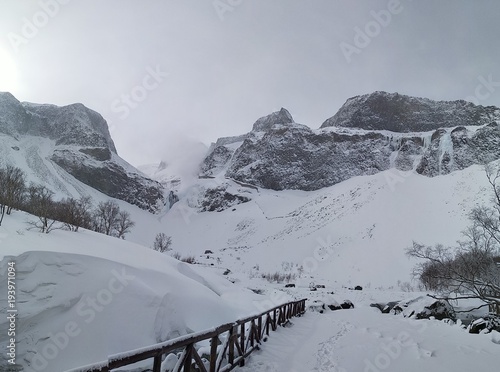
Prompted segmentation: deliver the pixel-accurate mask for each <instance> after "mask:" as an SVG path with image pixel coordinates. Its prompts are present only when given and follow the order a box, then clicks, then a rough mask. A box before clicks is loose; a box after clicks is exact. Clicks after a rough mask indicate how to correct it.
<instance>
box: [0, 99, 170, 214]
mask: <svg viewBox="0 0 500 372" xmlns="http://www.w3.org/2000/svg"><path fill="white" fill-rule="evenodd" d="M0 155H1V156H0V166H5V165H6V164H11V165H14V166H16V167H19V168H21V169H23V170H24V171H25V172H26V174H27V175H28V176H29V181H32V182H35V183H39V184H44V185H45V186H47V187H48V188H49V189H51V190H52V191H53V192H54V193H55V194H56V196H57V197H68V196H70V197H79V196H81V195H89V194H93V193H95V190H97V191H100V192H101V193H103V194H105V195H107V196H108V197H114V198H117V199H121V200H124V201H127V202H129V203H131V204H135V205H137V206H139V207H140V208H142V209H146V210H148V211H151V212H156V211H157V210H158V209H159V208H162V205H164V203H165V202H166V199H165V198H166V197H165V190H164V188H163V187H162V186H161V184H159V183H158V182H156V181H152V180H150V179H148V178H146V177H144V175H142V174H141V173H140V172H139V171H138V170H137V169H135V168H134V167H132V166H131V165H130V164H128V163H127V162H126V161H124V160H123V159H121V158H120V157H119V156H118V155H117V153H116V148H115V145H114V143H113V140H112V138H111V135H110V133H109V130H108V125H107V123H106V120H104V118H103V117H102V116H101V115H100V114H99V113H97V112H95V111H93V110H91V109H89V108H87V107H85V106H84V105H83V104H81V103H76V104H71V105H67V106H63V107H59V106H56V105H51V104H35V103H28V102H22V103H21V102H19V101H18V100H17V99H16V98H15V97H14V96H12V94H10V93H0ZM92 189H95V190H92Z"/></svg>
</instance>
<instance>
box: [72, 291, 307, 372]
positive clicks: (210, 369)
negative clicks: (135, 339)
mask: <svg viewBox="0 0 500 372" xmlns="http://www.w3.org/2000/svg"><path fill="white" fill-rule="evenodd" d="M305 303H306V299H302V300H299V301H293V302H288V303H286V304H282V305H279V306H276V307H274V308H272V309H269V310H267V311H265V312H263V313H260V314H258V315H253V316H249V317H246V318H242V319H239V320H237V321H236V322H234V323H227V324H223V325H220V326H218V327H216V328H211V329H208V330H204V331H200V332H195V333H191V334H189V335H185V336H181V337H177V338H175V339H172V340H168V341H165V342H162V343H158V344H154V345H151V346H147V347H144V348H141V349H137V350H133V351H129V352H125V353H119V354H115V355H111V356H109V357H108V360H105V361H102V362H98V363H94V364H91V365H87V366H83V367H79V368H75V369H72V370H69V371H67V372H108V371H112V370H114V369H116V368H120V367H124V366H128V365H131V364H135V363H138V362H141V361H144V360H147V359H151V358H152V359H153V372H160V369H161V363H162V361H163V357H166V356H167V355H168V354H174V355H176V357H177V362H176V364H175V367H174V368H173V369H171V370H169V372H181V371H183V372H191V371H192V370H193V369H194V370H196V371H200V372H227V371H231V370H232V369H234V368H235V367H237V366H244V365H245V358H246V357H248V356H249V355H250V353H252V351H254V350H255V349H257V348H258V347H259V345H260V344H261V343H262V341H263V340H264V338H265V336H269V331H270V330H273V331H276V329H277V328H278V326H280V325H283V324H285V323H286V322H287V321H288V319H290V318H292V317H294V316H300V315H302V314H304V312H305V310H306V305H305ZM205 340H210V355H206V357H205V358H204V359H205V360H203V358H202V356H200V354H199V351H198V350H197V349H196V343H198V342H201V341H205Z"/></svg>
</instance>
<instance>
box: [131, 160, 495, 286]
mask: <svg viewBox="0 0 500 372" xmlns="http://www.w3.org/2000/svg"><path fill="white" fill-rule="evenodd" d="M222 182H223V181H222V180H217V179H215V180H199V184H198V186H196V188H193V189H192V194H190V195H189V194H187V195H185V197H183V198H181V200H180V201H179V202H178V203H176V204H175V205H174V206H173V208H172V210H171V211H169V213H167V214H166V215H165V216H164V217H163V219H162V221H161V223H162V224H163V226H164V229H165V232H166V233H167V234H168V235H171V236H172V239H173V250H174V251H180V252H182V253H183V254H188V253H189V254H193V255H195V256H197V257H199V260H200V262H206V263H210V262H214V259H213V258H211V259H210V260H206V259H205V257H204V255H203V252H204V251H205V250H206V249H209V250H212V251H213V252H214V256H216V258H218V262H219V264H220V265H221V266H225V267H228V268H230V269H231V270H232V271H233V272H238V273H240V275H241V276H247V277H248V276H249V275H251V274H253V275H256V274H257V273H258V272H260V273H262V272H275V271H282V270H283V267H285V266H286V267H290V266H292V267H293V269H291V270H290V271H294V272H295V273H297V270H298V268H299V267H300V266H303V268H304V271H305V273H306V274H307V273H310V274H313V275H314V277H316V278H317V280H328V281H331V282H335V281H337V282H339V283H343V284H344V285H346V286H350V285H356V284H360V285H363V286H368V285H371V286H373V287H378V286H384V287H391V286H395V285H397V282H398V281H402V282H404V281H409V280H410V272H411V269H412V267H413V265H414V262H412V261H411V260H409V259H408V258H407V257H406V256H405V254H404V249H405V248H406V247H408V246H410V245H411V244H412V241H413V240H416V241H418V242H421V243H424V244H436V243H443V244H448V245H453V244H454V243H455V242H456V241H457V240H459V239H461V231H462V230H463V229H464V228H465V227H466V226H467V224H468V219H467V214H468V213H469V211H470V210H471V208H473V207H474V206H475V205H477V204H482V203H486V202H488V200H489V198H490V196H491V191H490V188H489V186H488V183H487V179H486V177H485V174H484V169H483V168H482V167H481V166H473V167H470V168H467V169H465V170H463V171H458V172H453V173H451V174H448V175H444V176H437V177H434V178H428V177H425V176H421V175H418V174H416V173H413V172H400V171H397V170H394V169H392V170H388V171H384V172H380V173H378V174H376V175H372V176H361V177H355V178H352V179H350V180H347V181H345V182H342V183H340V184H337V185H334V186H331V187H329V188H324V189H321V190H317V191H314V192H304V191H271V190H263V189H259V190H254V189H250V188H244V187H241V186H239V185H237V184H236V183H233V182H231V181H228V183H229V185H230V186H229V189H228V190H232V192H234V193H239V194H240V195H245V196H247V197H250V198H251V199H252V200H251V201H250V202H247V203H243V204H239V205H236V206H234V207H233V208H229V209H226V210H224V211H222V212H204V213H200V212H199V211H198V210H199V208H198V207H197V203H198V204H199V201H198V199H197V198H199V195H200V191H199V189H200V188H208V187H216V186H217V185H220V184H221V183H222ZM131 238H132V236H131ZM256 267H257V268H258V270H260V271H258V270H256V269H254V268H256Z"/></svg>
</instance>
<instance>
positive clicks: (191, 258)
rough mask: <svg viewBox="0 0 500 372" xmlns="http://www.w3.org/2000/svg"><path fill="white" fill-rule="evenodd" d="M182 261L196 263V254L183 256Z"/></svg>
mask: <svg viewBox="0 0 500 372" xmlns="http://www.w3.org/2000/svg"><path fill="white" fill-rule="evenodd" d="M181 261H182V262H185V263H188V264H194V263H196V259H195V258H194V256H187V257H183V258H181Z"/></svg>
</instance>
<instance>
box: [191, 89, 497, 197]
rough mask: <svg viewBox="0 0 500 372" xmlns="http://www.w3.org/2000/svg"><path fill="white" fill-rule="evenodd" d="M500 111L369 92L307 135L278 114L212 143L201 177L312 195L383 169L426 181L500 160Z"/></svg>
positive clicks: (304, 129)
mask: <svg viewBox="0 0 500 372" xmlns="http://www.w3.org/2000/svg"><path fill="white" fill-rule="evenodd" d="M499 124H500V109H498V108H496V107H482V106H475V105H473V104H472V103H467V102H465V101H455V102H437V101H431V100H428V99H423V98H413V97H408V96H403V95H399V94H397V93H396V94H389V93H384V92H376V93H373V94H371V95H365V96H359V97H354V98H351V99H349V100H348V101H347V102H346V104H345V105H344V106H343V107H342V108H341V109H340V110H339V112H338V113H337V114H336V115H335V116H333V117H332V118H330V119H328V120H326V121H325V122H324V123H323V125H322V126H321V128H320V129H318V130H312V129H310V128H309V127H307V126H304V125H301V124H297V123H295V122H294V121H293V118H292V116H291V115H290V113H289V112H288V111H287V110H285V109H281V110H280V111H279V112H275V113H272V114H271V115H268V116H266V117H263V118H260V119H259V120H257V122H256V123H255V124H254V126H253V129H252V131H251V132H249V133H247V134H245V135H242V136H238V137H232V138H223V139H220V140H218V141H217V143H216V144H214V145H213V146H212V148H211V151H210V153H209V154H208V156H207V157H206V159H205V160H204V162H203V164H202V165H201V175H202V176H209V177H213V176H216V175H218V174H220V173H224V175H225V176H226V177H228V178H232V179H234V180H236V181H240V182H245V183H248V184H252V185H256V186H259V187H263V188H269V189H274V190H283V189H299V190H316V189H319V188H323V187H327V186H331V185H333V184H336V183H338V182H341V181H344V180H346V179H349V178H351V177H354V176H360V175H370V174H374V173H377V172H380V171H384V170H387V169H390V168H396V169H399V170H405V171H408V170H414V171H416V172H418V173H420V174H423V175H426V176H436V175H439V174H446V173H449V172H452V171H454V170H458V169H463V168H465V167H468V166H470V165H472V164H484V163H486V162H489V161H492V160H495V159H499V158H500V146H499V143H500V127H499Z"/></svg>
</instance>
